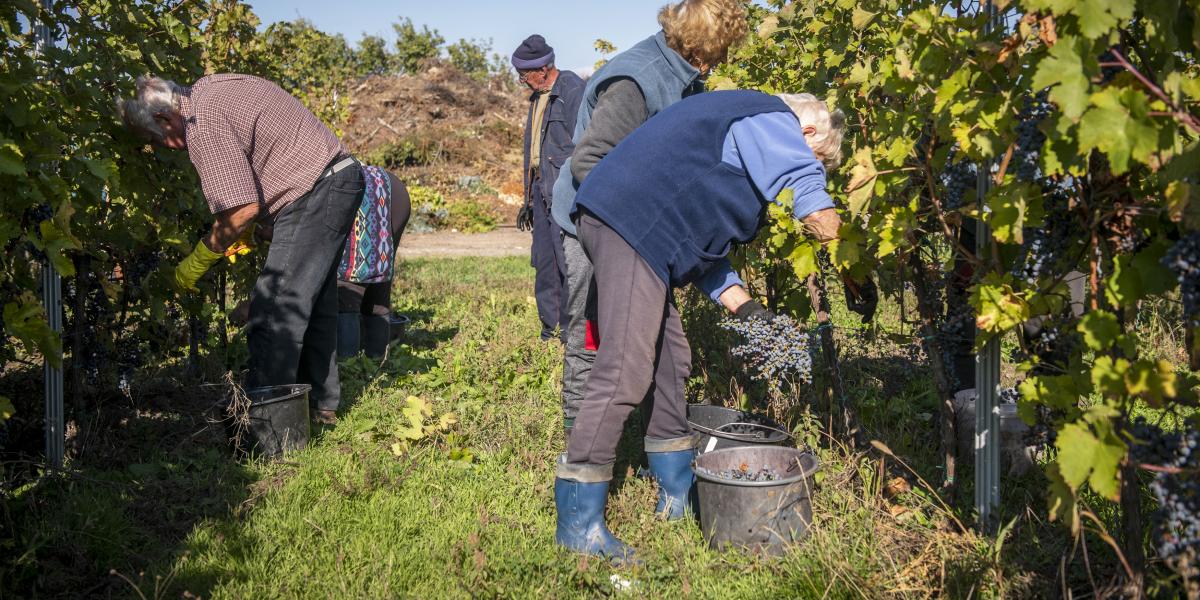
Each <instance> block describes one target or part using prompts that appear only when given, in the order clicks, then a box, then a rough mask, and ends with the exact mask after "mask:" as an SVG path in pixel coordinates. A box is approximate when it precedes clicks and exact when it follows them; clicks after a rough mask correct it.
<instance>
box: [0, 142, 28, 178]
mask: <svg viewBox="0 0 1200 600" xmlns="http://www.w3.org/2000/svg"><path fill="white" fill-rule="evenodd" d="M0 174H4V175H24V174H25V155H24V154H22V153H21V148H19V147H18V146H17V145H16V144H14V143H13V142H12V140H6V139H3V138H0Z"/></svg>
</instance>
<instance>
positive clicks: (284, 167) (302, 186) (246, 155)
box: [180, 74, 348, 215]
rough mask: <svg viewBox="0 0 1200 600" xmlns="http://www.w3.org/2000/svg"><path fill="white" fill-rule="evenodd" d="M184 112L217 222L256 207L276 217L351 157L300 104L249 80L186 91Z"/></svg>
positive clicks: (231, 78)
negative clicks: (241, 209) (225, 213)
mask: <svg viewBox="0 0 1200 600" xmlns="http://www.w3.org/2000/svg"><path fill="white" fill-rule="evenodd" d="M180 112H181V113H182V114H183V118H184V119H185V121H186V123H187V125H186V128H185V134H184V135H185V137H186V140H187V147H188V156H189V157H190V158H191V160H192V164H193V165H194V166H195V167H196V172H197V173H198V174H199V175H200V186H201V187H202V188H203V190H204V197H205V199H207V200H208V207H209V209H210V210H212V212H213V213H214V214H215V213H219V212H222V211H225V210H229V209H231V208H237V207H239V206H245V205H247V204H250V203H252V202H258V203H259V204H260V205H262V207H263V208H264V209H266V211H268V212H269V213H270V214H271V215H276V214H278V213H279V211H280V210H283V208H284V207H285V206H287V205H288V204H291V203H292V202H294V201H295V200H296V199H297V198H299V197H300V196H303V195H304V194H305V193H307V192H308V191H309V190H310V189H312V186H313V184H314V183H316V181H317V178H318V177H320V175H321V173H322V172H323V171H324V170H325V168H326V167H327V166H329V163H330V162H332V161H333V159H334V158H336V157H338V156H340V155H344V154H348V152H347V151H346V149H345V147H343V146H342V143H341V142H340V141H338V139H337V136H335V135H334V134H333V132H332V131H330V130H329V128H328V127H326V126H325V125H324V124H323V123H321V121H320V120H318V119H317V117H316V116H314V115H313V114H312V112H311V111H309V110H308V109H307V108H305V107H304V105H303V104H301V103H300V101H299V100H296V99H295V98H293V97H292V96H291V94H288V93H287V92H285V91H283V90H282V89H280V88H279V86H277V85H275V84H274V83H271V82H270V81H267V80H265V79H260V78H258V77H252V76H250V75H232V74H230V75H210V76H208V77H204V78H202V79H200V80H199V81H197V82H196V83H195V84H194V85H192V87H190V88H185V89H184V90H183V92H182V94H181V98H180Z"/></svg>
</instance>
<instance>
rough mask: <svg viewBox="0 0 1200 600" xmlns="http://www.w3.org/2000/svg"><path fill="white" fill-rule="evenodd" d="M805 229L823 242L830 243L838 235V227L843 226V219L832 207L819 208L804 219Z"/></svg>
mask: <svg viewBox="0 0 1200 600" xmlns="http://www.w3.org/2000/svg"><path fill="white" fill-rule="evenodd" d="M803 223H804V230H805V232H807V233H808V234H809V235H811V236H812V237H813V238H814V239H816V240H817V241H818V242H821V243H822V244H828V243H829V242H832V241H833V240H836V239H837V237H838V229H840V228H841V227H842V219H841V217H839V216H838V214H837V211H836V210H834V209H832V208H825V209H822V210H818V211H817V212H814V213H812V214H810V215H808V216H807V217H804V219H803Z"/></svg>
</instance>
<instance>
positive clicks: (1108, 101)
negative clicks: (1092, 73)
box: [1079, 88, 1158, 175]
mask: <svg viewBox="0 0 1200 600" xmlns="http://www.w3.org/2000/svg"><path fill="white" fill-rule="evenodd" d="M1091 105H1092V108H1090V109H1089V110H1088V111H1087V113H1086V114H1084V115H1083V118H1082V119H1080V121H1079V147H1080V150H1083V151H1088V150H1091V149H1093V148H1095V149H1097V150H1100V151H1101V152H1103V153H1105V154H1106V155H1108V160H1109V163H1110V164H1111V166H1112V169H1113V173H1115V174H1118V175H1120V174H1122V173H1124V172H1126V171H1128V170H1129V161H1130V158H1134V159H1137V160H1139V161H1142V162H1145V161H1146V160H1148V159H1149V158H1150V157H1151V156H1152V155H1153V154H1154V152H1156V151H1157V149H1158V129H1157V128H1156V127H1155V126H1154V125H1153V124H1152V123H1150V122H1148V120H1147V119H1148V117H1146V113H1147V112H1148V111H1149V108H1148V104H1147V101H1146V97H1145V96H1144V95H1143V94H1141V93H1140V92H1138V91H1136V90H1125V91H1122V90H1120V89H1119V88H1108V89H1105V90H1104V91H1101V92H1097V93H1095V94H1092V97H1091Z"/></svg>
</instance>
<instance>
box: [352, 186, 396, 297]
mask: <svg viewBox="0 0 1200 600" xmlns="http://www.w3.org/2000/svg"><path fill="white" fill-rule="evenodd" d="M362 170H363V183H364V185H363V199H362V204H360V205H359V207H358V216H356V217H355V218H354V227H353V228H351V229H350V237H348V238H346V249H345V251H344V252H343V253H342V264H341V265H340V266H338V279H339V280H341V281H349V282H351V283H380V282H383V281H391V279H392V268H393V265H394V263H395V260H396V241H395V240H394V239H393V238H392V219H391V218H392V215H391V212H392V181H391V178H389V177H388V174H387V171H384V170H383V169H381V168H379V167H363V168H362Z"/></svg>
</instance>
